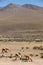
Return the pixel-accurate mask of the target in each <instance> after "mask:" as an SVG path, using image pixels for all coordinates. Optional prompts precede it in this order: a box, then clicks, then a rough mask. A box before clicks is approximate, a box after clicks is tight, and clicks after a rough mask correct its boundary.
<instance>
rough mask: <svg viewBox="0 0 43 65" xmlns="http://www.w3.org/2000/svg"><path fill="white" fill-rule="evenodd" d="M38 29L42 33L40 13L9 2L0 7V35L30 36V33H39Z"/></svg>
mask: <svg viewBox="0 0 43 65" xmlns="http://www.w3.org/2000/svg"><path fill="white" fill-rule="evenodd" d="M34 31H35V32H34ZM38 31H41V34H42V33H43V14H42V13H38V12H37V11H36V10H34V9H28V8H24V7H22V6H20V5H15V4H9V5H7V6H6V7H4V8H2V9H0V35H1V34H2V35H4V36H6V35H9V36H11V37H17V38H19V37H22V36H23V37H24V36H25V37H31V34H32V35H33V36H34V35H40V32H38ZM26 32H28V34H27V33H26ZM30 33H31V34H30ZM29 34H30V36H29ZM25 37H24V38H25ZM36 37H37V36H36ZM36 37H35V38H36ZM27 39H28V38H27Z"/></svg>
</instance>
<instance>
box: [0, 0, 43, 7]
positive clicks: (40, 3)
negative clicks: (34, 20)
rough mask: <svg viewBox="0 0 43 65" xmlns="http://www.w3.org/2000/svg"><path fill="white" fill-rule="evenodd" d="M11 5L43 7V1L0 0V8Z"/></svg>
mask: <svg viewBox="0 0 43 65" xmlns="http://www.w3.org/2000/svg"><path fill="white" fill-rule="evenodd" d="M9 3H14V4H20V5H22V4H33V5H38V6H41V7H43V0H0V7H1V6H2V7H3V6H6V5H8V4H9Z"/></svg>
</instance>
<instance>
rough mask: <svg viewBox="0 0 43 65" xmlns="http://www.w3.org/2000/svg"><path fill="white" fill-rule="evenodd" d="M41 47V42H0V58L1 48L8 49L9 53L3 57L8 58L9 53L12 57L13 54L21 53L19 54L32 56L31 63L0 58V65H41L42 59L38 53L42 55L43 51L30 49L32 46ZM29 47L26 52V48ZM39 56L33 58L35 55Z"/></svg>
mask: <svg viewBox="0 0 43 65" xmlns="http://www.w3.org/2000/svg"><path fill="white" fill-rule="evenodd" d="M41 45H42V46H43V42H40V43H39V42H0V56H1V51H2V48H9V49H10V50H11V52H8V53H5V54H4V55H5V56H9V55H10V54H11V53H12V54H13V55H14V54H15V53H18V52H21V54H27V55H29V54H30V53H32V54H34V57H32V60H33V61H32V62H29V61H28V62H24V61H21V60H16V61H13V58H6V57H3V58H0V65H43V59H41V58H40V53H43V51H40V50H33V49H32V48H33V47H34V46H41ZM27 46H28V47H29V49H28V50H27V49H26V47H27ZM21 47H24V51H23V50H21ZM37 53H38V54H39V56H38V57H35V54H37Z"/></svg>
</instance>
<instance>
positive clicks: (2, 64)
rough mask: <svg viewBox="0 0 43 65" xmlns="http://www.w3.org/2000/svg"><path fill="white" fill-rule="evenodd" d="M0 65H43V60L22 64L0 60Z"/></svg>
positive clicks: (20, 62)
mask: <svg viewBox="0 0 43 65" xmlns="http://www.w3.org/2000/svg"><path fill="white" fill-rule="evenodd" d="M0 65H43V60H42V59H33V62H22V61H20V60H17V61H12V60H11V59H1V60H0Z"/></svg>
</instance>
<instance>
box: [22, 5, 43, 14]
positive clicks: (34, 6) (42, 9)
mask: <svg viewBox="0 0 43 65" xmlns="http://www.w3.org/2000/svg"><path fill="white" fill-rule="evenodd" d="M22 7H24V8H27V9H32V10H36V11H37V12H39V13H43V7H39V6H36V5H32V4H24V5H22Z"/></svg>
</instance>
